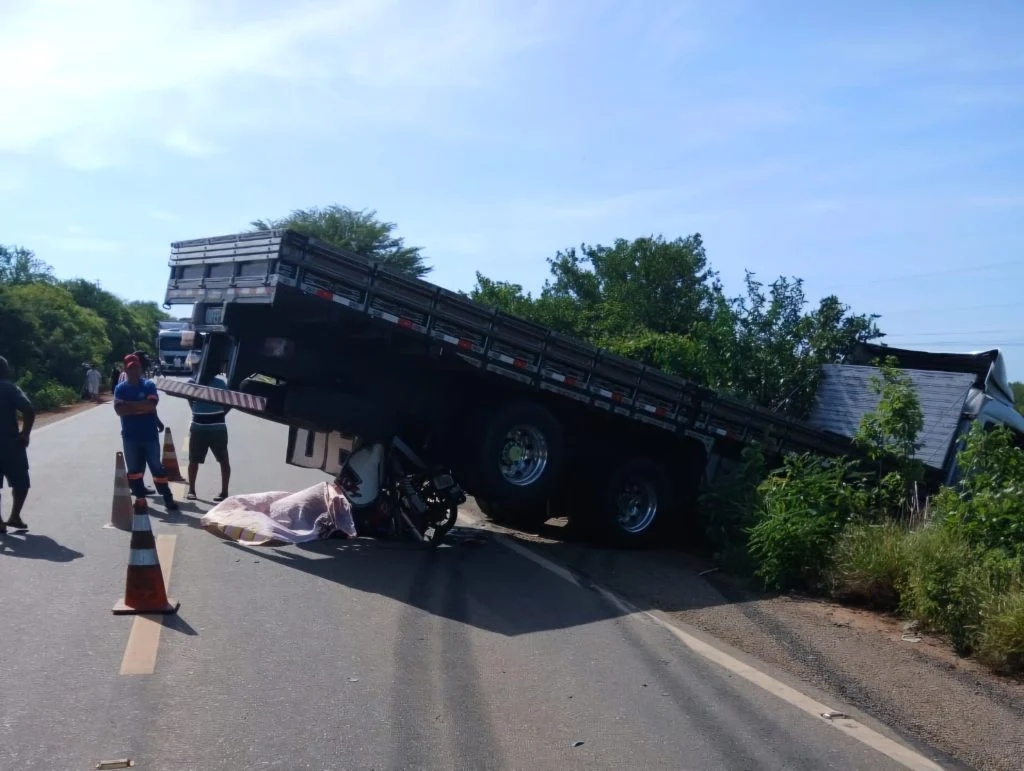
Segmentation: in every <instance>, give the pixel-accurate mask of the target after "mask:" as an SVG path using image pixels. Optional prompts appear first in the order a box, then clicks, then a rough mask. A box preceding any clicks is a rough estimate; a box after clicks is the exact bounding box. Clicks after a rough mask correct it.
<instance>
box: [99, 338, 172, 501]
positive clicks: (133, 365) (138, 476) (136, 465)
mask: <svg viewBox="0 0 1024 771" xmlns="http://www.w3.org/2000/svg"><path fill="white" fill-rule="evenodd" d="M124 373H125V379H124V382H122V383H118V384H117V388H115V389H114V412H116V413H117V414H118V415H119V416H120V417H121V441H122V444H123V445H124V460H125V466H126V467H127V470H128V484H129V486H130V487H131V490H132V495H134V496H135V497H136V498H144V497H145V496H146V488H145V485H143V483H142V477H143V474H144V473H145V471H146V466H149V473H151V474H152V475H153V485H154V486H155V487H156V489H157V492H159V493H160V494H161V495H162V496H163V498H164V503H165V504H166V506H167V510H168V511H175V510H177V508H178V504H177V503H175V502H174V496H173V495H172V493H171V487H170V485H169V484H168V482H167V471H166V470H165V469H164V465H163V460H162V458H161V451H160V432H159V429H158V423H159V421H158V420H157V417H156V405H157V402H159V401H160V396H159V395H158V394H157V390H156V384H155V383H154V382H153V381H152V380H146V379H145V378H144V377H142V362H141V361H139V357H138V356H136V355H135V354H129V355H128V356H125V357H124Z"/></svg>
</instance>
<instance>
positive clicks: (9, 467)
mask: <svg viewBox="0 0 1024 771" xmlns="http://www.w3.org/2000/svg"><path fill="white" fill-rule="evenodd" d="M19 412H20V413H21V419H22V426H21V428H20V430H19V428H18V413H19ZM35 421H36V411H35V409H33V407H32V402H31V401H29V398H28V397H27V396H25V392H24V391H22V390H21V389H20V388H19V387H18V386H17V385H16V384H15V383H13V382H12V381H11V368H10V365H9V364H8V363H7V359H5V358H4V357H3V356H0V489H2V488H3V486H4V479H6V480H7V484H9V485H10V487H11V497H12V499H13V503H12V505H11V518H10V519H8V520H7V523H6V524H4V521H3V518H2V517H0V534H3V533H6V532H7V528H8V527H9V528H11V529H12V530H28V527H27V526H26V525H25V522H24V521H23V520H22V518H21V508H22V506H24V505H25V498H27V497H28V489H29V487H31V485H30V483H29V477H28V438H29V434H31V433H32V425H33V424H34V423H35Z"/></svg>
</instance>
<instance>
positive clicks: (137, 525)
mask: <svg viewBox="0 0 1024 771" xmlns="http://www.w3.org/2000/svg"><path fill="white" fill-rule="evenodd" d="M132 530H134V531H136V532H147V531H152V530H153V526H152V525H151V524H150V522H149V514H132Z"/></svg>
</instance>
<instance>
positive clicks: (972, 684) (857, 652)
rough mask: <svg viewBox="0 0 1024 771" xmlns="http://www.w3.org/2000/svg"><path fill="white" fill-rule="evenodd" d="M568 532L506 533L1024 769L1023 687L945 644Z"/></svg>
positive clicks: (926, 736)
mask: <svg viewBox="0 0 1024 771" xmlns="http://www.w3.org/2000/svg"><path fill="white" fill-rule="evenodd" d="M560 525H563V526H564V521H563V522H561V523H560V522H558V521H557V520H553V521H552V523H551V524H549V526H548V527H546V528H545V529H544V531H543V532H542V533H541V534H539V535H533V534H525V533H519V532H510V531H506V532H507V533H508V534H509V536H510V537H512V538H514V539H515V540H517V541H519V542H520V543H522V544H524V545H527V546H530V547H531V548H533V549H535V550H536V551H538V552H539V553H541V554H542V555H543V556H545V557H547V558H549V559H552V560H554V561H556V562H559V563H560V564H563V565H565V566H567V567H570V568H571V569H573V570H574V571H576V572H578V573H580V574H582V575H583V576H585V577H587V578H588V579H589V580H591V581H592V582H594V583H596V584H598V585H602V586H605V587H607V588H609V589H612V590H613V591H616V592H618V593H619V594H620V595H622V596H623V597H625V598H627V599H629V600H630V601H631V602H632V603H633V604H634V605H637V606H638V607H640V608H642V609H644V610H656V611H662V612H664V613H665V614H667V615H668V616H669V617H670V618H673V619H676V620H679V621H681V622H684V623H688V624H690V625H692V626H694V627H696V628H697V629H700V630H702V631H704V632H707V633H708V634H711V635H713V636H714V637H716V638H718V639H720V640H722V641H724V642H725V643H727V644H729V645H731V646H733V647H735V648H737V649H739V650H741V651H744V652H745V653H748V654H750V655H752V656H755V657H757V658H759V659H761V660H762V661H764V662H766V663H768V664H769V665H771V666H773V667H777V668H778V669H780V670H781V671H783V672H786V673H788V674H790V675H791V676H793V677H795V678H798V679H799V680H803V681H805V682H807V683H809V684H811V685H813V686H814V687H817V688H820V689H822V690H823V691H825V692H827V693H831V694H833V695H835V696H836V697H838V698H840V699H842V700H843V701H845V702H846V703H848V704H852V705H853V706H855V707H857V708H858V709H860V710H862V711H863V712H865V713H867V714H869V715H872V716H874V717H875V718H877V719H878V720H880V721H882V722H883V723H885V724H887V725H889V726H891V727H892V728H894V729H896V730H897V731H900V732H902V733H903V734H904V735H905V736H907V737H910V738H913V739H917V740H919V741H922V742H924V743H926V744H928V745H931V746H933V747H935V748H937V749H939V750H941V751H943V752H945V753H946V754H947V755H949V756H952V757H954V758H956V759H958V760H959V761H961V762H963V763H964V764H966V765H967V766H969V767H971V768H977V769H999V770H1000V771H1003V770H1005V771H1010V770H1011V769H1013V770H1014V771H1020V769H1024V731H1022V727H1024V680H1015V679H1008V678H1003V677H998V676H996V675H993V674H991V673H989V672H988V671H987V670H985V669H984V668H982V667H981V666H980V665H978V664H977V663H975V662H974V661H971V660H967V659H961V658H958V657H957V656H956V655H955V654H954V653H953V652H952V650H951V649H950V646H949V643H948V642H947V641H945V640H942V639H939V638H936V637H932V636H929V635H924V634H920V633H918V632H916V631H915V630H913V629H911V628H908V625H907V624H905V623H904V622H903V620H901V619H899V618H897V617H895V616H888V615H883V614H878V613H873V612H870V611H866V610H859V609H856V608H849V607H844V606H842V605H839V604H836V603H833V602H827V601H823V600H818V599H814V598H807V597H798V596H781V597H780V596H771V595H758V594H755V593H752V592H750V591H748V590H745V589H744V588H742V587H741V586H740V585H739V584H738V583H737V582H735V581H732V580H731V579H729V577H728V576H724V575H723V574H722V573H720V572H719V571H717V570H716V569H715V567H714V565H713V564H711V563H707V562H704V561H702V560H698V559H696V558H694V557H692V556H689V555H686V554H684V553H682V552H680V551H678V550H650V551H624V550H615V549H601V548H595V547H594V546H592V545H584V544H576V543H572V542H570V541H568V540H567V539H564V538H562V537H561V536H562V534H563V532H564V531H563V530H562V528H561V527H559V526H560ZM707 571H711V572H707ZM701 573H706V575H703V576H702V575H701Z"/></svg>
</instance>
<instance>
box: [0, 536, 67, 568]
mask: <svg viewBox="0 0 1024 771" xmlns="http://www.w3.org/2000/svg"><path fill="white" fill-rule="evenodd" d="M0 555H2V556H4V557H24V558H26V559H36V560H48V561H50V562H71V561H72V560H76V559H78V558H80V557H84V556H85V555H84V554H82V552H80V551H75V550H74V549H69V548H68V547H67V546H63V545H61V544H59V543H57V542H56V541H55V540H53V539H52V538H50V536H48V535H33V534H32V533H31V532H28V533H24V534H11V533H10V532H9V531H8V533H7V535H0Z"/></svg>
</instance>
